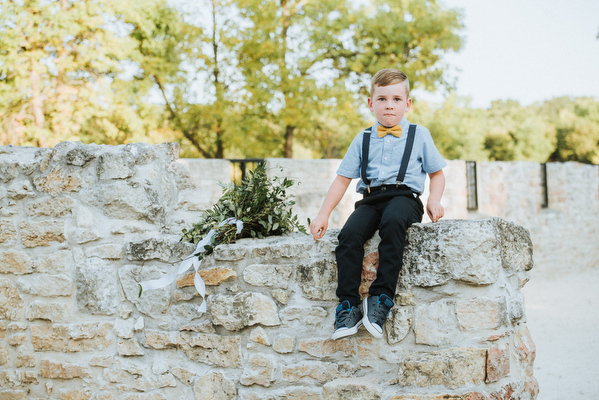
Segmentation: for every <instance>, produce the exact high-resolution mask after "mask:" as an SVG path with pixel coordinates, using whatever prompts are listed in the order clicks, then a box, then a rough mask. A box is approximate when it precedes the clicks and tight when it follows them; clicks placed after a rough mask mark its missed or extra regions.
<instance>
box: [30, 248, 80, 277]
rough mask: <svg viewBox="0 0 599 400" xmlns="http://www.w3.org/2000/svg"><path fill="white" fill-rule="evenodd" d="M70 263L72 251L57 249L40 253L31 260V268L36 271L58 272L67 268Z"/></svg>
mask: <svg viewBox="0 0 599 400" xmlns="http://www.w3.org/2000/svg"><path fill="white" fill-rule="evenodd" d="M72 264H73V253H72V252H71V251H69V250H59V251H54V252H52V253H50V254H44V255H40V256H39V257H38V258H36V259H35V260H34V261H33V268H34V269H35V271H36V272H38V273H47V274H59V273H61V272H66V271H67V270H69V269H70V268H71V266H72Z"/></svg>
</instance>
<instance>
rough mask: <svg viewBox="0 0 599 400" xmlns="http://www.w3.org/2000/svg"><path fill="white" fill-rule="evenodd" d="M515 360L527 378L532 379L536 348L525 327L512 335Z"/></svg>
mask: <svg viewBox="0 0 599 400" xmlns="http://www.w3.org/2000/svg"><path fill="white" fill-rule="evenodd" d="M513 340H514V350H515V354H516V359H517V361H518V363H519V364H520V366H521V368H522V370H523V371H524V372H525V374H526V375H527V376H530V377H532V374H533V366H534V362H535V358H536V356H537V347H536V346H535V344H534V342H533V341H532V337H531V336H530V331H529V330H528V328H527V327H525V328H523V329H520V330H518V331H517V332H516V333H515V334H514V335H513Z"/></svg>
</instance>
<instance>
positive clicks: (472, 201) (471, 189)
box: [466, 161, 478, 211]
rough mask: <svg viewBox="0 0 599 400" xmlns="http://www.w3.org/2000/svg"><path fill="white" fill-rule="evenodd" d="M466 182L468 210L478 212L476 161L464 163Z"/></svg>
mask: <svg viewBox="0 0 599 400" xmlns="http://www.w3.org/2000/svg"><path fill="white" fill-rule="evenodd" d="M466 182H467V187H468V210H470V211H475V210H478V183H477V178H476V161H466Z"/></svg>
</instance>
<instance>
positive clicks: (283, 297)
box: [270, 289, 289, 304]
mask: <svg viewBox="0 0 599 400" xmlns="http://www.w3.org/2000/svg"><path fill="white" fill-rule="evenodd" d="M270 294H271V295H272V297H273V298H274V299H275V300H276V301H278V302H279V303H281V304H287V303H288V302H289V292H287V291H285V290H283V289H275V290H273V291H271V292H270Z"/></svg>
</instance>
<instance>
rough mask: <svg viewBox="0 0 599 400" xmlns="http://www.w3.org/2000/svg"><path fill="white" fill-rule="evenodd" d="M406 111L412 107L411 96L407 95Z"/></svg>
mask: <svg viewBox="0 0 599 400" xmlns="http://www.w3.org/2000/svg"><path fill="white" fill-rule="evenodd" d="M406 105H407V107H406V111H410V108H412V98H411V97H408V101H406Z"/></svg>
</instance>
